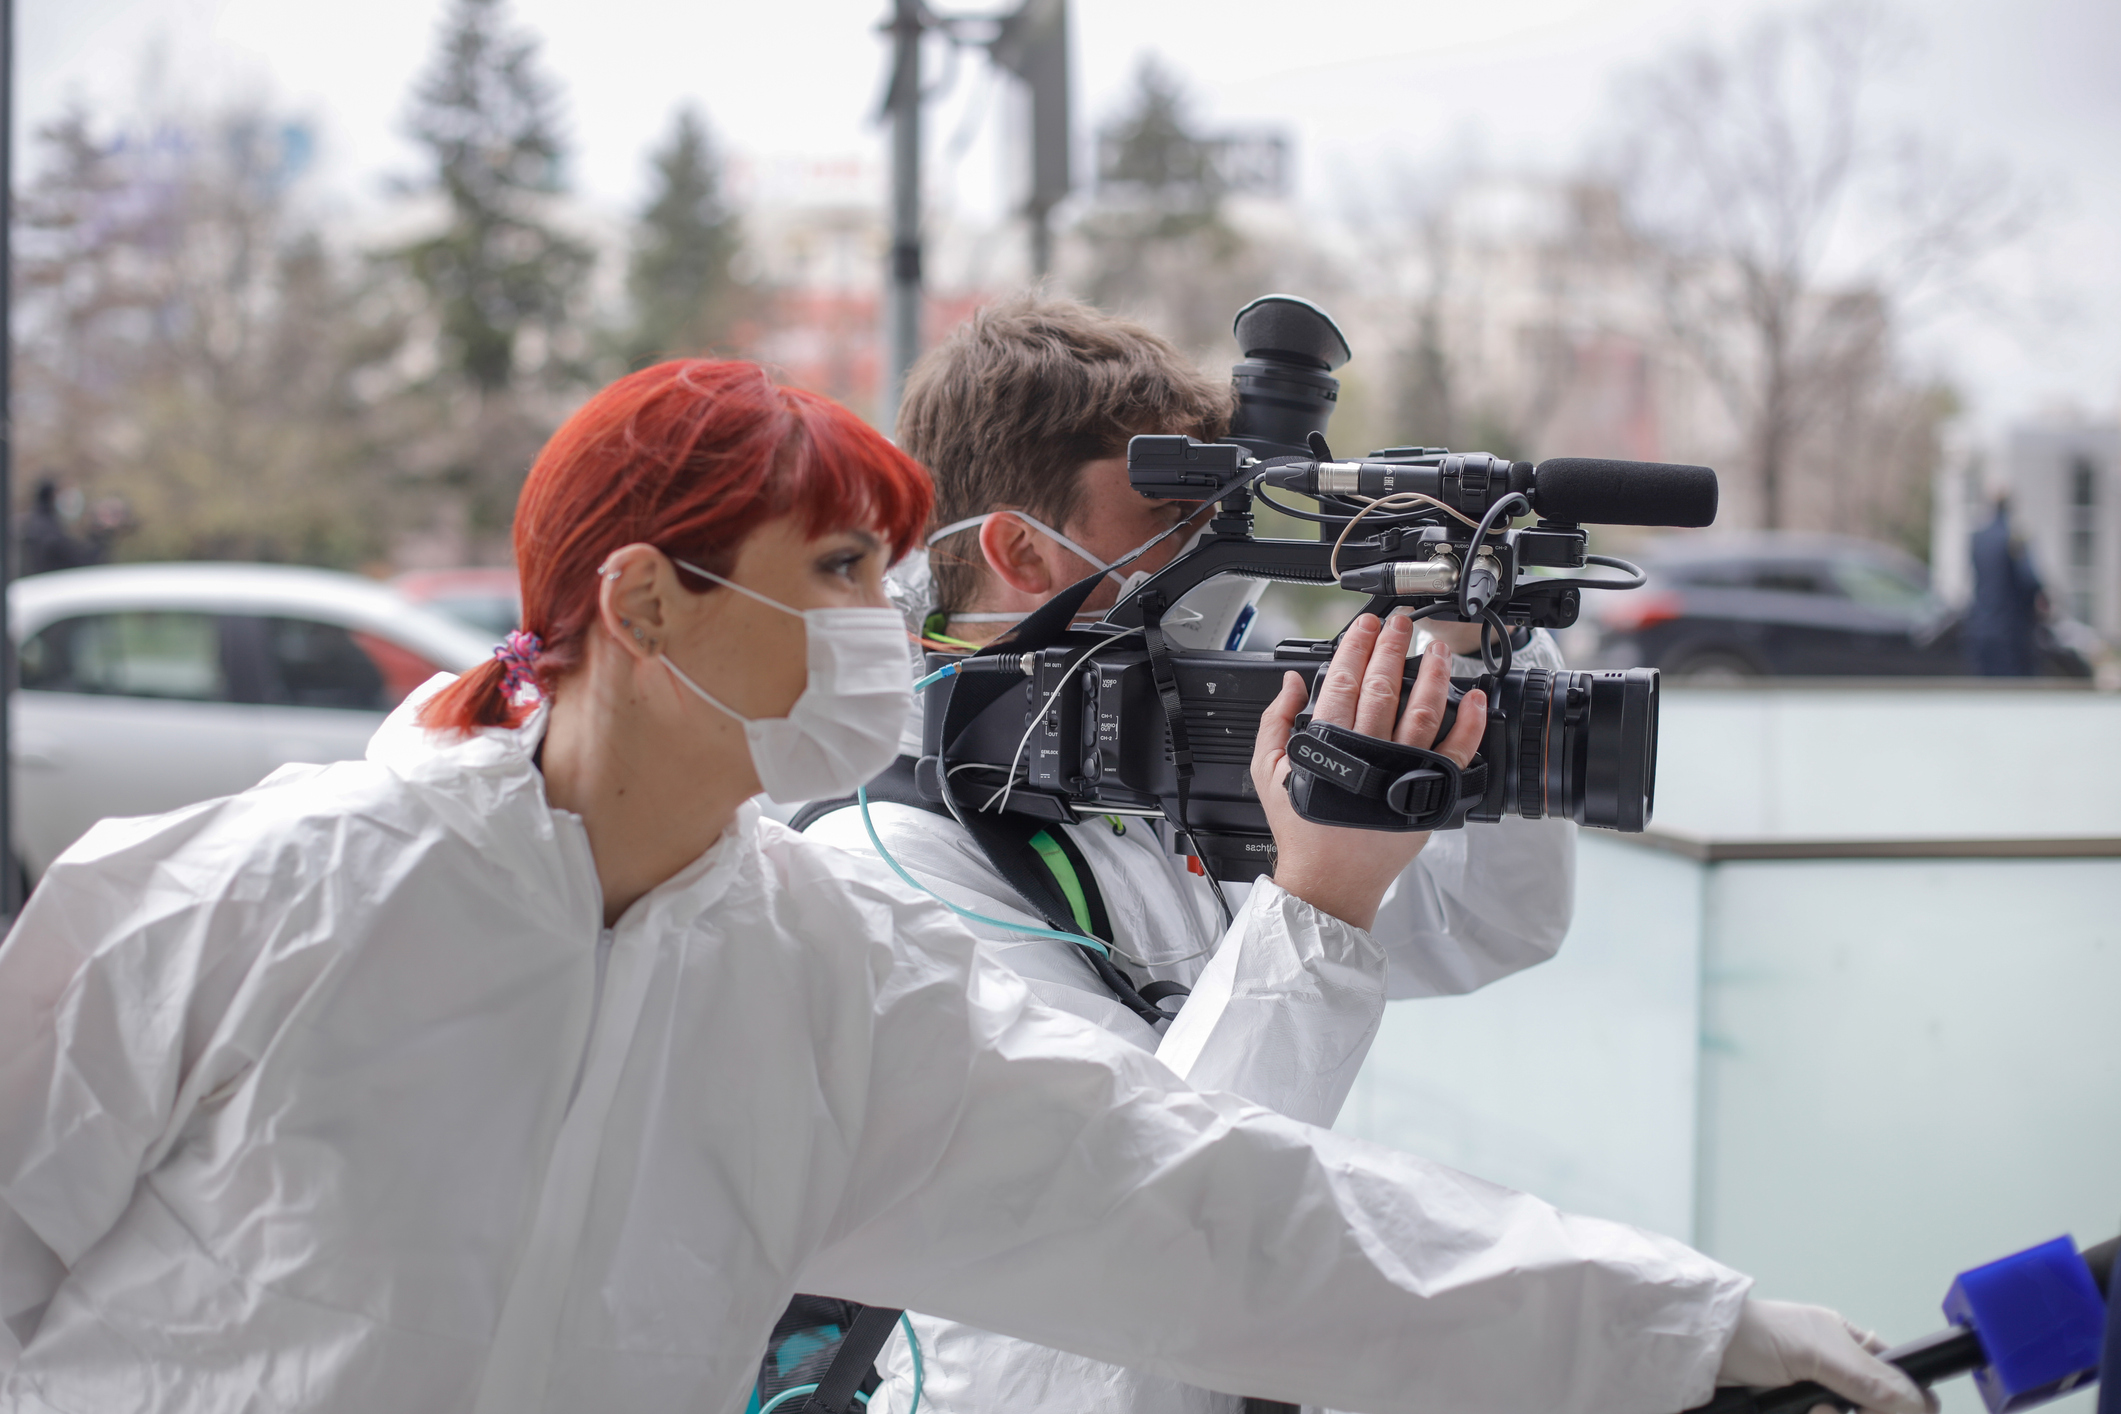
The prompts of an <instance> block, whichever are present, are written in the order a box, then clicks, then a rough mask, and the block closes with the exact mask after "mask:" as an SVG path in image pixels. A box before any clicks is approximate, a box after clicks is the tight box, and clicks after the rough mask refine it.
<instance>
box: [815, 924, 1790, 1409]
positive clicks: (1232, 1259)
mask: <svg viewBox="0 0 2121 1414" xmlns="http://www.w3.org/2000/svg"><path fill="white" fill-rule="evenodd" d="M895 913H896V921H895V923H894V925H893V932H894V934H895V938H894V940H893V942H892V943H891V946H892V947H894V948H895V949H896V957H897V962H896V963H895V964H894V966H893V968H892V969H891V973H890V976H889V978H888V980H886V981H885V982H884V983H883V985H882V986H881V988H880V990H879V993H878V1000H877V1004H876V1008H875V1013H874V1021H875V1031H874V1035H873V1038H872V1048H871V1055H872V1059H871V1077H872V1078H871V1082H870V1089H869V1098H868V1105H869V1108H868V1112H867V1114H866V1116H865V1119H864V1123H863V1137H862V1139H861V1141H860V1143H859V1145H858V1148H857V1154H856V1161H855V1163H854V1165H853V1166H852V1170H851V1172H852V1173H853V1174H854V1175H855V1178H854V1180H853V1182H852V1184H851V1185H850V1187H849V1189H848V1191H847V1193H846V1195H845V1197H844V1201H843V1204H842V1207H841V1210H840V1212H839V1214H838V1215H837V1217H836V1219H835V1221H834V1223H833V1224H832V1225H831V1228H830V1230H829V1231H828V1232H826V1233H824V1234H822V1235H821V1245H820V1247H819V1249H818V1250H817V1251H816V1252H815V1253H814V1255H813V1256H812V1259H811V1260H810V1261H809V1262H808V1263H807V1264H806V1268H805V1270H804V1271H802V1272H801V1273H799V1274H798V1281H799V1283H800V1284H801V1285H802V1286H803V1288H804V1289H811V1290H830V1291H833V1292H836V1293H839V1294H842V1295H845V1296H848V1297H851V1298H853V1299H857V1300H861V1301H865V1302H870V1303H877V1304H887V1305H892V1306H906V1307H910V1308H913V1309H917V1310H922V1311H926V1312H931V1313H934V1314H937V1315H941V1316H945V1317H949V1318H951V1319H954V1320H958V1321H963V1322H966V1323H968V1324H974V1325H978V1326H980V1327H982V1328H984V1329H988V1330H995V1331H1000V1332H1003V1333H1006V1334H1010V1335H1015V1336H1019V1337H1021V1338H1024V1339H1027V1340H1033V1341H1037V1342H1039V1343H1041V1344H1046V1345H1052V1346H1056V1347H1058V1348H1060V1349H1063V1350H1069V1351H1074V1352H1076V1353H1079V1354H1082V1355H1087V1356H1090V1357H1092V1358H1095V1359H1099V1360H1105V1361H1110V1362H1113V1363H1116V1364H1127V1365H1134V1366H1139V1367H1141V1368H1144V1369H1147V1370H1151V1371H1154V1372H1157V1373H1161V1374H1166V1375H1170V1376H1172V1377H1174V1378H1178V1379H1182V1380H1185V1381H1187V1382H1189V1383H1192V1384H1196V1385H1200V1386H1204V1387H1207V1388H1211V1389H1237V1390H1243V1391H1245V1392H1246V1393H1248V1394H1253V1395H1258V1396H1264V1397H1270V1398H1276V1399H1284V1400H1291V1401H1296V1402H1302V1403H1313V1404H1327V1405H1330V1406H1332V1407H1336V1408H1342V1409H1353V1410H1375V1411H1396V1410H1409V1411H1412V1410H1416V1409H1422V1410H1429V1409H1436V1408H1449V1409H1453V1410H1455V1411H1458V1414H1592V1411H1600V1414H1626V1411H1635V1412H1636V1414H1665V1411H1670V1410H1674V1409H1682V1408H1686V1407H1688V1406H1689V1405H1692V1404H1696V1403H1699V1402H1701V1401H1702V1400H1703V1399H1705V1398H1706V1397H1707V1396H1708V1394H1709V1392H1710V1390H1711V1387H1712V1385H1713V1381H1714V1376H1715V1371H1716V1368H1717V1365H1718V1363H1719V1360H1720V1357H1721V1353H1722V1348H1723V1346H1724V1344H1725V1343H1727V1341H1728V1338H1729V1333H1730V1330H1731V1328H1732V1327H1733V1325H1734V1323H1735V1321H1736V1319H1737V1314H1738V1309H1739V1306H1740V1304H1741V1303H1742V1300H1743V1297H1744V1294H1745V1291H1746V1288H1747V1285H1748V1282H1747V1280H1746V1279H1745V1278H1744V1277H1741V1276H1739V1275H1738V1274H1736V1273H1734V1272H1731V1271H1729V1270H1727V1269H1725V1268H1723V1267H1721V1266H1718V1265H1717V1264H1716V1263H1714V1262H1712V1261H1710V1260H1709V1259H1708V1258H1706V1257H1703V1256H1701V1255H1700V1254H1698V1253H1695V1252H1692V1251H1690V1250H1688V1249H1687V1248H1685V1247H1683V1246H1681V1245H1680V1244H1678V1243H1676V1242H1673V1241H1670V1240H1668V1239H1665V1238H1661V1237H1656V1236H1652V1235H1650V1234H1647V1233H1642V1232H1639V1231H1636V1230H1634V1229H1631V1228H1627V1227H1623V1226H1621V1225H1618V1224H1614V1223H1608V1222H1602V1221H1597V1220H1592V1219H1586V1218H1579V1217H1571V1216H1568V1215H1566V1214H1562V1213H1559V1212H1556V1211H1555V1210H1554V1209H1552V1208H1550V1207H1548V1206H1547V1205H1546V1204H1544V1203H1541V1202H1539V1201H1538V1200H1537V1199H1534V1198H1530V1197H1527V1196H1525V1195H1522V1194H1518V1193H1512V1192H1510V1191H1508V1190H1505V1189H1502V1188H1498V1187H1496V1186H1494V1185H1492V1184H1488V1183H1485V1182H1482V1181H1480V1180H1478V1179H1475V1178H1470V1177H1468V1176H1466V1175H1463V1174H1459V1173H1456V1172H1453V1171H1451V1170H1449V1169H1445V1168H1442V1167H1440V1166H1438V1165H1434V1164H1429V1163H1425V1162H1423V1161H1421V1160H1419V1159H1415V1158H1412V1157H1410V1156H1407V1155H1402V1154H1397V1153H1393V1152H1390V1151H1387V1150H1383V1149H1379V1148H1376V1147H1374V1146H1369V1145H1365V1144H1362V1143H1360V1142H1357V1141H1354V1140H1351V1139H1348V1138H1345V1137H1343V1136H1338V1135H1334V1134H1332V1133H1330V1132H1327V1131H1322V1130H1317V1129H1312V1128H1310V1127H1307V1126H1305V1125H1302V1124H1299V1123H1296V1122H1294V1121H1292V1120H1289V1119H1286V1118H1284V1117H1282V1116H1279V1115H1276V1114H1273V1113H1271V1112H1269V1111H1267V1110H1265V1109H1262V1108H1259V1107H1257V1106H1253V1105H1248V1104H1246V1103H1244V1102H1243V1101H1240V1100H1238V1099H1236V1098H1235V1097H1232V1096H1224V1095H1216V1094H1211V1093H1203V1092H1199V1091H1195V1090H1191V1089H1189V1088H1187V1087H1186V1086H1185V1085H1184V1084H1183V1083H1182V1082H1181V1081H1180V1080H1179V1079H1178V1078H1177V1077H1176V1076H1175V1075H1173V1074H1172V1073H1171V1072H1170V1071H1169V1070H1168V1069H1167V1068H1166V1067H1164V1066H1163V1065H1162V1064H1160V1063H1159V1062H1158V1061H1157V1060H1156V1059H1155V1058H1154V1057H1153V1056H1150V1055H1147V1054H1145V1053H1143V1052H1141V1051H1140V1050H1138V1049H1137V1048H1135V1047H1132V1046H1129V1045H1127V1044H1125V1043H1124V1042H1121V1041H1119V1040H1117V1039H1116V1038H1113V1037H1111V1036H1108V1035H1106V1034H1104V1033H1103V1032H1101V1031H1099V1030H1098V1029H1097V1028H1096V1027H1094V1026H1091V1025H1089V1024H1087V1023H1085V1022H1082V1021H1081V1020H1079V1019H1077V1018H1073V1017H1069V1016H1066V1015H1063V1014H1061V1013H1057V1012H1054V1011H1052V1010H1050V1009H1048V1008H1045V1007H1043V1006H1041V1005H1039V1004H1038V1003H1036V1002H1035V1001H1034V1000H1033V999H1031V998H1030V996H1029V995H1028V994H1027V993H1026V991H1025V989H1024V988H1023V986H1022V984H1021V983H1020V982H1019V981H1018V980H1017V979H1016V978H1015V977H1014V976H1012V975H1010V974H1009V973H1008V972H1007V971H1006V970H1005V969H1003V968H1001V967H1000V966H999V965H998V964H995V963H994V962H993V961H992V960H991V959H987V958H985V957H982V956H980V955H979V954H978V951H977V949H976V948H975V947H974V946H973V944H972V942H971V940H970V938H969V936H968V935H965V934H963V933H962V931H961V930H958V929H956V927H955V925H954V924H953V923H952V922H951V920H950V919H948V917H947V916H944V915H942V914H941V913H940V911H939V910H936V909H934V908H932V907H931V906H929V905H927V904H925V903H921V902H918V901H914V900H910V899H904V900H902V901H901V902H900V904H899V905H898V907H897V908H896V910H895Z"/></svg>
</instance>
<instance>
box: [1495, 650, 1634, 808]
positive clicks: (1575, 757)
mask: <svg viewBox="0 0 2121 1414" xmlns="http://www.w3.org/2000/svg"><path fill="white" fill-rule="evenodd" d="M1501 697H1502V706H1503V710H1504V711H1505V712H1506V713H1508V714H1509V718H1510V722H1511V729H1510V731H1509V733H1508V735H1507V737H1506V746H1507V756H1508V760H1507V761H1506V762H1505V763H1504V784H1505V792H1504V796H1503V800H1504V809H1505V810H1507V811H1508V812H1509V813H1511V814H1516V815H1522V816H1523V817H1525V818H1526V819H1528V820H1537V819H1539V818H1541V817H1542V816H1547V815H1558V816H1561V817H1564V818H1566V819H1570V820H1574V821H1575V822H1576V823H1577V824H1579V825H1596V826H1599V827H1600V828H1602V829H1608V830H1628V831H1637V830H1641V829H1642V828H1643V827H1644V826H1645V825H1647V824H1648V823H1649V819H1650V812H1651V810H1652V808H1653V807H1654V805H1655V800H1656V791H1657V670H1656V669H1654V668H1630V669H1628V670H1627V671H1625V672H1604V673H1577V672H1560V673H1554V672H1548V671H1547V670H1546V669H1543V668H1527V669H1524V670H1521V671H1519V672H1513V673H1511V674H1509V676H1508V677H1507V678H1505V679H1504V680H1503V682H1502V684H1501ZM1491 798H1492V797H1491Z"/></svg>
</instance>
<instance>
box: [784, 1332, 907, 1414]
mask: <svg viewBox="0 0 2121 1414" xmlns="http://www.w3.org/2000/svg"><path fill="white" fill-rule="evenodd" d="M856 1312H857V1314H856V1315H855V1318H854V1324H853V1325H851V1326H849V1327H848V1328H847V1336H846V1339H844V1340H842V1341H841V1342H840V1348H839V1349H838V1350H837V1351H836V1352H834V1354H833V1356H832V1364H831V1365H830V1366H828V1367H827V1368H826V1370H825V1376H824V1378H823V1379H821V1380H819V1381H818V1382H817V1388H816V1389H814V1390H812V1391H811V1392H810V1397H809V1398H808V1399H806V1400H804V1401H803V1408H802V1414H848V1411H850V1410H851V1409H853V1407H854V1396H855V1393H856V1392H857V1391H858V1390H860V1389H861V1387H862V1384H863V1382H864V1381H865V1380H867V1379H868V1378H869V1376H870V1374H871V1372H872V1371H873V1370H874V1368H875V1366H876V1357H877V1356H878V1355H880V1354H882V1353H883V1349H884V1342H885V1341H887V1340H889V1339H891V1328H892V1327H893V1326H895V1325H897V1324H898V1318H899V1317H900V1316H901V1315H903V1314H905V1313H904V1312H903V1311H895V1310H891V1309H889V1308H886V1307H883V1306H861V1307H857V1308H856Z"/></svg>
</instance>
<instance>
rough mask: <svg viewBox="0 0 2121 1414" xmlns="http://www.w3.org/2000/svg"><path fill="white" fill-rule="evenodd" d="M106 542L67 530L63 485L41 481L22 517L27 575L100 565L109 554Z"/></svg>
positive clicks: (23, 554)
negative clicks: (62, 508)
mask: <svg viewBox="0 0 2121 1414" xmlns="http://www.w3.org/2000/svg"><path fill="white" fill-rule="evenodd" d="M107 548H108V547H107V545H106V544H105V543H104V541H103V540H102V539H88V538H84V537H82V536H78V535H75V534H74V533H73V532H71V531H69V530H68V529H67V528H66V518H65V517H64V516H62V515H60V514H59V483H58V482H56V481H54V480H53V479H52V478H51V477H49V476H45V477H40V478H38V481H37V487H36V490H34V491H33V492H31V493H30V509H29V514H28V515H26V516H24V517H23V518H22V568H21V573H23V574H26V575H28V574H46V573H49V572H50V571H52V570H72V569H79V568H81V567H82V566H83V565H99V564H102V563H103V557H104V555H105V553H106V551H107Z"/></svg>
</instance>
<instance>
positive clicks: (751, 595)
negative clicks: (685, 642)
mask: <svg viewBox="0 0 2121 1414" xmlns="http://www.w3.org/2000/svg"><path fill="white" fill-rule="evenodd" d="M670 563H672V564H674V565H676V566H677V567H678V568H679V569H682V570H691V571H692V572H693V573H694V574H696V575H698V576H699V577H700V578H701V579H711V580H713V581H714V582H715V583H716V584H719V585H721V586H722V587H723V588H724V589H734V590H735V591H736V592H737V593H739V594H741V595H743V596H744V597H745V598H747V599H756V600H758V601H759V602H760V603H761V604H764V605H765V606H766V607H767V608H769V609H779V610H780V611H781V612H782V613H784V614H793V615H795V616H796V617H797V618H801V617H802V616H803V611H802V610H801V609H791V608H789V607H788V606H787V605H786V604H783V603H782V602H781V601H780V600H778V599H769V598H767V597H766V596H765V595H763V594H761V593H759V592H758V591H757V590H756V589H746V588H745V587H744V586H743V585H741V584H738V583H737V582H736V581H735V580H733V579H724V578H723V577H722V576H721V575H718V574H716V573H715V572H714V571H713V570H703V569H701V568H700V567H699V566H698V565H696V564H693V563H692V562H691V561H690V560H681V559H679V558H677V556H675V555H673V556H671V557H670ZM664 661H665V662H668V661H669V659H667V658H666V659H664ZM672 671H673V672H675V671H676V669H672ZM678 676H679V677H684V676H685V675H684V674H683V673H678ZM686 681H687V682H688V683H689V682H691V679H690V678H686ZM692 690H693V691H694V692H700V690H699V689H698V688H697V687H695V688H693V689H692ZM700 696H702V697H707V694H706V693H704V692H700ZM707 700H708V701H709V702H714V699H713V698H711V697H707ZM714 705H715V706H717V707H721V706H722V704H721V703H719V702H715V703H714ZM722 710H723V711H725V712H727V711H729V709H728V708H726V707H722ZM730 715H731V716H735V715H736V714H735V713H733V712H732V713H730ZM737 720H738V721H742V720H743V718H741V717H738V718H737Z"/></svg>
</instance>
